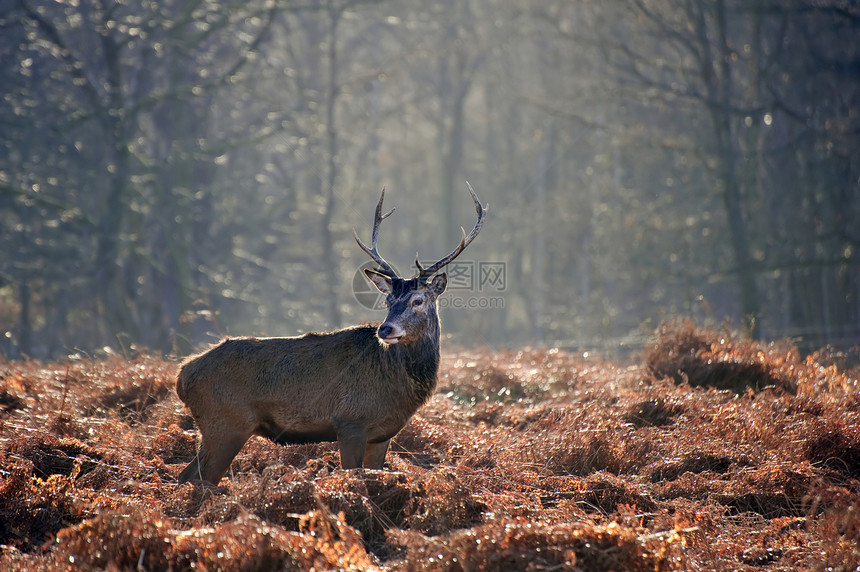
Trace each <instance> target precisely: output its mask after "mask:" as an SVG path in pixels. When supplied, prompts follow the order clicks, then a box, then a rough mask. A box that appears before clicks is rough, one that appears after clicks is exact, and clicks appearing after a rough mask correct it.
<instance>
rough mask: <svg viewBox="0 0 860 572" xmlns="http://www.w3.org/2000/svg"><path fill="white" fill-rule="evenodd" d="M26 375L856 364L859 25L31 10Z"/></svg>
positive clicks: (575, 7) (3, 37)
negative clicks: (700, 332)
mask: <svg viewBox="0 0 860 572" xmlns="http://www.w3.org/2000/svg"><path fill="white" fill-rule="evenodd" d="M0 31H2V33H0V45H2V49H0V85H2V88H0V93H2V98H0V134H2V135H0V242H2V244H0V249H2V252H3V255H2V257H0V333H2V337H0V340H2V341H0V352H2V353H3V354H5V355H7V356H10V357H20V356H30V357H36V358H51V357H58V356H63V355H69V354H71V353H75V352H83V353H85V354H89V355H93V354H94V353H98V352H101V351H105V350H107V351H125V352H130V351H133V350H135V349H145V350H149V351H154V352H159V353H164V354H172V355H184V354H187V353H188V352H189V351H191V350H193V349H195V348H198V347H200V346H201V345H203V344H205V343H207V342H211V341H214V340H216V339H217V338H219V337H221V336H223V335H294V334H297V333H300V332H304V331H310V330H317V331H319V330H323V329H332V328H336V327H341V326H345V325H349V324H353V323H358V322H362V321H367V320H379V319H381V318H382V315H381V313H380V312H379V310H378V309H377V310H374V309H373V306H374V305H378V304H376V302H377V301H376V300H374V293H375V291H372V286H370V285H369V284H368V283H367V282H366V281H365V280H364V279H363V278H362V277H361V275H360V273H359V272H358V271H359V269H360V268H361V267H363V266H367V265H368V264H369V263H370V261H369V259H368V258H367V257H366V256H365V255H364V253H362V252H361V250H360V249H359V248H358V247H357V246H356V244H355V242H354V240H353V236H352V230H353V229H355V230H356V232H357V233H358V235H359V236H360V237H362V238H363V239H364V240H368V238H369V233H370V225H371V221H372V214H373V209H374V207H375V204H376V201H377V199H378V197H379V192H380V190H381V189H382V188H383V187H385V188H386V189H387V193H386V206H388V207H396V208H397V211H396V214H395V215H393V216H392V218H391V219H389V220H388V221H387V222H386V225H385V227H384V228H383V230H382V232H381V236H380V251H381V252H382V253H384V256H385V257H386V259H387V260H389V261H391V262H392V264H394V265H395V266H396V267H398V268H399V269H400V272H401V273H403V274H406V275H409V274H410V273H411V270H410V267H411V266H412V261H413V260H414V257H415V253H416V252H418V255H419V257H420V258H421V259H422V260H423V259H425V258H426V259H428V260H429V259H438V258H439V257H441V256H442V255H444V254H445V253H447V252H448V251H450V249H451V248H453V247H454V246H455V245H456V244H457V241H458V240H459V238H460V233H461V231H460V227H461V226H463V227H465V228H466V229H467V230H468V229H469V228H471V224H472V222H473V217H474V209H473V207H472V203H471V201H470V198H469V195H468V192H467V190H466V181H469V182H470V183H471V184H472V186H473V187H474V188H475V191H476V192H477V194H478V196H479V197H480V198H481V200H482V201H483V202H487V203H489V205H490V209H489V214H488V216H487V222H486V225H485V228H484V231H483V233H482V235H481V236H480V238H479V239H478V240H476V241H475V243H474V244H473V245H472V246H471V247H470V249H469V251H468V255H464V256H463V257H462V259H461V260H458V261H457V263H455V264H452V265H451V267H450V268H449V269H448V270H449V273H450V274H451V287H450V289H449V292H448V293H447V294H446V295H445V296H444V297H443V298H444V299H445V300H446V303H445V304H443V307H442V310H441V312H442V320H443V323H444V324H445V336H446V338H447V339H448V343H449V344H453V346H452V347H491V348H493V347H494V348H504V347H518V346H522V345H537V346H541V345H546V346H559V347H562V348H569V349H574V350H584V351H588V350H592V349H593V350H599V351H602V352H604V353H606V354H609V355H614V354H615V353H616V352H619V351H621V352H623V351H624V349H625V348H632V349H637V348H641V346H642V343H643V340H644V339H645V337H646V336H647V335H648V334H649V333H650V332H652V331H653V330H654V328H655V327H656V325H657V324H658V323H659V322H660V321H662V320H665V319H667V318H672V317H676V316H682V317H689V318H692V319H694V320H696V321H698V322H700V323H713V324H720V323H724V322H725V323H729V324H731V326H732V327H733V328H738V329H740V330H745V331H748V332H749V333H750V334H751V335H752V336H753V338H762V339H781V338H788V339H791V340H793V341H795V342H796V343H798V344H799V345H800V346H801V347H808V348H815V347H821V346H823V345H827V344H829V345H833V346H836V347H850V346H851V345H853V344H856V342H857V341H858V339H860V269H858V260H860V153H858V149H860V111H858V110H860V8H858V6H857V5H856V4H855V3H853V2H844V1H841V0H826V1H819V0H815V1H812V0H792V1H788V2H786V1H769V0H760V1H756V2H748V1H732V0H709V1H704V2H698V1H691V0H661V1H646V0H615V1H612V2H588V1H570V0H568V1H556V0H550V1H546V2H537V3H535V2H500V1H496V0H446V1H443V2H418V1H411V0H409V1H399V2H392V1H388V2H382V1H371V0H328V1H321V2H315V1H309V0H298V1H295V0H289V1H287V0H195V1H191V2H185V1H183V2H179V1H166V2H154V1H152V2H125V1H112V0H101V1H99V0H79V1H78V0H67V1H55V2H54V1H51V2H49V1H41V0H20V1H13V0H6V1H4V2H2V8H0Z"/></svg>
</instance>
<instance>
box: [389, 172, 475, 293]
mask: <svg viewBox="0 0 860 572" xmlns="http://www.w3.org/2000/svg"><path fill="white" fill-rule="evenodd" d="M466 186H467V187H469V193H471V194H472V200H473V201H475V211H476V212H477V213H478V220H477V222H475V228H473V229H472V232H470V233H469V236H466V229H464V228H462V227H461V228H460V230H462V231H463V237H462V238H461V239H460V245H459V246H457V248H455V249H454V250H453V251H452V252H451V254H449V255H448V256H446V257H445V258H443V259H442V260H440V261H439V262H437V263H435V264H433V265H432V266H430V267H428V268H424V267H423V266H421V263H420V262H418V257H417V256H416V257H415V266H417V267H418V277H419V278H429V277H430V276H433V275H434V274H435V273H436V272H438V271H439V269H441V268H443V267H445V266H447V265H448V264H450V263H451V262H452V261H453V260H454V259H455V258H457V257H458V256H459V255H460V253H461V252H463V251H464V250H465V249H466V247H467V246H469V244H470V243H471V242H472V241H473V240H475V237H476V236H478V233H479V232H480V231H481V226H482V225H483V224H484V215H485V214H487V207H489V205H487V206H482V205H481V202H480V201H479V200H478V195H476V194H475V190H474V189H472V185H470V184H469V181H466ZM381 204H382V203H381V202H380V205H381Z"/></svg>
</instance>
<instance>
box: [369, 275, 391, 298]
mask: <svg viewBox="0 0 860 572" xmlns="http://www.w3.org/2000/svg"><path fill="white" fill-rule="evenodd" d="M364 275H365V276H367V279H368V280H370V281H371V282H373V285H374V286H376V289H377V290H379V291H380V292H382V293H383V294H386V295H387V294H391V278H389V277H388V276H386V275H385V274H383V273H381V272H377V271H376V270H371V269H370V268H365V269H364Z"/></svg>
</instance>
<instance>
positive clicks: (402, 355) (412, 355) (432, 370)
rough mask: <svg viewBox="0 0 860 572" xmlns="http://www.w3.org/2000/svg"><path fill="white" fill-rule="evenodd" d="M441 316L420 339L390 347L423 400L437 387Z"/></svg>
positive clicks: (431, 322)
mask: <svg viewBox="0 0 860 572" xmlns="http://www.w3.org/2000/svg"><path fill="white" fill-rule="evenodd" d="M439 338H440V327H439V318H438V317H436V318H435V319H433V320H430V324H429V331H428V332H427V333H426V335H424V336H422V337H421V339H420V340H418V341H416V342H414V343H411V344H408V345H400V344H398V345H395V346H392V347H390V348H389V350H388V351H389V353H390V354H392V357H395V356H396V359H397V360H398V361H399V362H400V364H401V366H402V367H403V369H404V370H405V371H406V374H407V375H408V376H409V378H410V381H411V382H412V383H413V384H414V387H415V393H416V396H417V397H419V398H420V399H421V400H422V401H424V400H426V399H427V398H429V397H430V395H431V394H432V393H433V391H434V390H435V389H436V375H437V373H438V372H439V355H440V353H439Z"/></svg>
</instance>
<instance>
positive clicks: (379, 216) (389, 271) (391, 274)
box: [352, 187, 397, 278]
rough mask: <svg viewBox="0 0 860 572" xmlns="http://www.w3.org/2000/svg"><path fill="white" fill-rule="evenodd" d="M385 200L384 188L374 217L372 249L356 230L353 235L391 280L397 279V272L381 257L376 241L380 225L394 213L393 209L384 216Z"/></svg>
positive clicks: (353, 230)
mask: <svg viewBox="0 0 860 572" xmlns="http://www.w3.org/2000/svg"><path fill="white" fill-rule="evenodd" d="M383 199H385V187H382V195H380V197H379V203H378V204H377V205H376V214H375V215H374V217H373V234H372V235H371V237H370V248H368V247H367V246H365V245H364V243H363V242H361V240H360V239H359V238H358V233H357V232H355V229H352V235H353V236H354V237H355V241H356V242H357V243H358V246H360V247H361V249H362V250H363V251H365V252H366V253H367V254H368V255H369V256H370V257H371V258H372V259H373V260H374V262H376V263H377V264H378V265H379V270H380V271H382V273H383V274H386V275H388V276H389V277H391V278H397V272H395V271H394V269H393V268H392V267H391V265H390V264H388V263H387V262H386V261H385V259H384V258H382V256H380V255H379V251H378V250H377V248H376V239H377V238H378V236H379V223H381V222H382V221H383V220H385V219H386V218H388V217H389V216H390V215H391V213H393V212H394V209H391V210H390V211H388V212H387V213H385V214H382V201H383Z"/></svg>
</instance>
